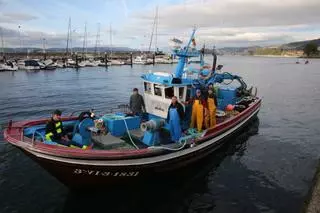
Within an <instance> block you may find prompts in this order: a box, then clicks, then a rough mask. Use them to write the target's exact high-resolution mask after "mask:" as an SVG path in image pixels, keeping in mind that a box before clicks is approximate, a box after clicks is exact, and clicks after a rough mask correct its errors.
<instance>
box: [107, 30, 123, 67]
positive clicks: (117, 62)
mask: <svg viewBox="0 0 320 213" xmlns="http://www.w3.org/2000/svg"><path fill="white" fill-rule="evenodd" d="M112 50H113V48H112V25H111V24H110V58H111V59H110V60H109V62H110V65H124V62H123V61H120V60H117V59H112Z"/></svg>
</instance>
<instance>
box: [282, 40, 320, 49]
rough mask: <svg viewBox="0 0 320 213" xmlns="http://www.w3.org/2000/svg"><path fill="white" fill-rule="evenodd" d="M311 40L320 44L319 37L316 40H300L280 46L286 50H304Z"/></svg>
mask: <svg viewBox="0 0 320 213" xmlns="http://www.w3.org/2000/svg"><path fill="white" fill-rule="evenodd" d="M309 42H313V43H316V44H317V45H318V46H320V38H318V39H314V40H306V41H298V42H291V43H288V44H283V45H281V46H280V47H279V48H281V49H284V50H303V48H304V47H305V46H306V44H308V43H309Z"/></svg>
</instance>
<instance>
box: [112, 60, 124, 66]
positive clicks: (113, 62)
mask: <svg viewBox="0 0 320 213" xmlns="http://www.w3.org/2000/svg"><path fill="white" fill-rule="evenodd" d="M109 62H110V63H111V65H124V62H123V61H120V60H115V59H113V60H110V61H109Z"/></svg>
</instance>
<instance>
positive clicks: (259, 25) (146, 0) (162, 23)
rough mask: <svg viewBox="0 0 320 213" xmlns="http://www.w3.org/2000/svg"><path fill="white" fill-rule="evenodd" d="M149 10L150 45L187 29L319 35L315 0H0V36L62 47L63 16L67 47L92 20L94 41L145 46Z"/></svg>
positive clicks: (296, 37)
mask: <svg viewBox="0 0 320 213" xmlns="http://www.w3.org/2000/svg"><path fill="white" fill-rule="evenodd" d="M156 8H158V17H159V18H158V27H157V28H158V30H157V42H156V44H155V36H154V37H153V43H152V45H151V46H152V48H154V47H155V46H158V47H159V48H167V47H168V45H169V44H168V40H169V39H171V38H173V37H176V38H179V39H181V40H183V41H186V40H187V39H188V36H189V35H190V33H191V31H192V29H193V28H194V27H196V28H197V32H196V41H197V45H202V44H204V43H205V44H206V46H207V47H208V46H209V47H210V46H216V47H218V48H221V47H245V46H254V45H259V46H273V45H279V44H283V43H288V42H293V41H301V40H309V39H316V38H320V0H91V1H88V0H86V1H85V0H46V1H43V0H0V27H1V29H0V35H2V37H3V43H4V46H5V47H20V46H21V47H42V45H43V41H44V40H45V42H46V47H48V48H51V47H66V43H67V31H68V23H69V18H70V19H71V30H72V36H71V38H72V46H77V47H81V46H82V43H83V38H84V29H85V25H86V26H87V33H88V35H87V46H92V47H94V46H95V45H96V41H97V39H96V37H97V36H96V35H97V32H98V26H100V39H98V45H99V46H110V45H111V44H112V46H117V47H130V48H135V49H147V48H148V47H149V44H150V39H151V34H152V29H153V22H154V17H155V14H156ZM110 35H111V36H110ZM111 37H112V39H110V38H111ZM111 40H112V42H111Z"/></svg>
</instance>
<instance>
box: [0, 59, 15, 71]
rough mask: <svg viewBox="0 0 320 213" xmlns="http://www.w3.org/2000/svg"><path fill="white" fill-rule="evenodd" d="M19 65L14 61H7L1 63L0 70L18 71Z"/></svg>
mask: <svg viewBox="0 0 320 213" xmlns="http://www.w3.org/2000/svg"><path fill="white" fill-rule="evenodd" d="M17 70H18V66H17V65H16V64H15V63H14V62H12V61H7V62H5V63H3V64H0V71H17Z"/></svg>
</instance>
